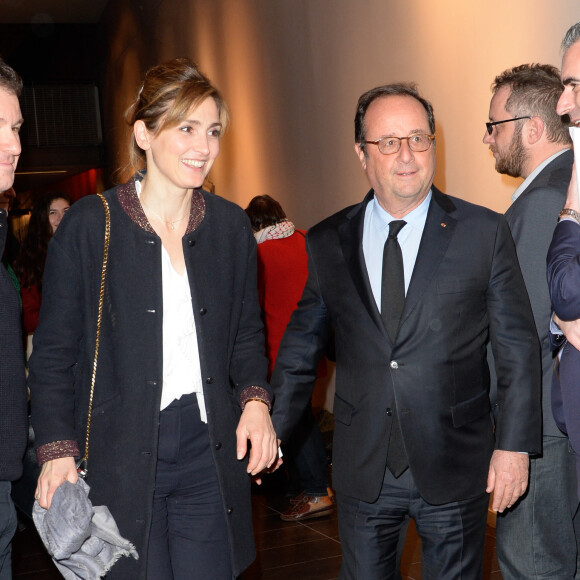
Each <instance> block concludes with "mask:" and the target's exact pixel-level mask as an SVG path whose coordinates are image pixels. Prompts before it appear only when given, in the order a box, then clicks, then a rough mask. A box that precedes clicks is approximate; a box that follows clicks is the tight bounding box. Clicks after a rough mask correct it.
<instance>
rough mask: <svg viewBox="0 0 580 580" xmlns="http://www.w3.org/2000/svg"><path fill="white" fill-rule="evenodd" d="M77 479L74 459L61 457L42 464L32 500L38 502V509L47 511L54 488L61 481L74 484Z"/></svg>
mask: <svg viewBox="0 0 580 580" xmlns="http://www.w3.org/2000/svg"><path fill="white" fill-rule="evenodd" d="M78 478H79V476H78V473H77V467H76V464H75V459H74V457H62V458H60V459H52V460H51V461H47V462H46V463H44V464H43V466H42V470H41V471H40V475H39V476H38V483H37V485H36V492H35V494H34V499H36V500H37V501H38V503H39V505H40V507H43V508H44V509H48V508H49V507H50V504H51V503H52V496H53V495H54V492H55V491H56V488H57V487H58V486H59V485H60V484H61V483H62V482H63V481H70V482H71V483H76V482H77V480H78Z"/></svg>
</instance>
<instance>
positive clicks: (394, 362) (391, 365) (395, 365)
mask: <svg viewBox="0 0 580 580" xmlns="http://www.w3.org/2000/svg"><path fill="white" fill-rule="evenodd" d="M389 366H390V367H391V368H392V369H398V368H399V363H398V362H397V361H396V360H392V361H391V362H390V364H389Z"/></svg>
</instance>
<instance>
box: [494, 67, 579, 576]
mask: <svg viewBox="0 0 580 580" xmlns="http://www.w3.org/2000/svg"><path fill="white" fill-rule="evenodd" d="M492 91H493V98H492V99H491V103H490V107H489V123H487V130H486V132H485V134H484V137H483V142H484V143H485V144H486V145H489V148H490V149H491V151H492V153H493V156H494V158H495V169H496V171H498V172H499V173H502V174H507V175H510V176H512V177H523V178H524V181H523V183H522V184H521V185H520V186H519V187H518V188H517V190H516V191H515V192H514V194H513V195H512V201H513V204H512V205H511V206H510V208H509V209H508V211H507V212H506V214H505V217H506V220H507V222H508V225H509V226H510V230H511V232H512V235H513V238H514V241H515V244H516V250H517V254H518V260H519V263H520V267H521V269H522V274H523V276H524V281H525V283H526V288H527V291H528V296H529V298H530V302H531V304H532V311H533V313H534V319H535V322H536V329H537V332H538V336H539V339H540V345H541V349H542V419H543V437H542V455H539V456H537V457H532V458H530V481H529V485H528V490H527V491H526V493H525V495H524V496H523V497H522V498H520V500H519V501H518V502H517V503H516V504H515V505H514V506H513V507H512V508H511V509H508V510H506V511H504V512H503V514H500V515H499V516H498V518H497V530H496V539H497V556H498V560H499V565H500V568H501V572H502V575H503V578H504V580H518V579H521V578H526V580H539V579H540V578H574V574H575V571H576V554H577V539H576V534H575V531H574V521H573V518H574V514H575V513H576V511H577V509H578V497H577V496H576V471H575V467H574V456H573V455H572V453H571V452H570V450H569V444H568V438H567V437H566V436H565V435H564V434H563V433H562V432H561V431H560V429H558V427H557V426H556V423H555V421H554V417H553V415H552V404H551V391H552V388H551V384H552V373H553V366H554V361H553V357H552V349H551V346H550V330H549V329H550V317H551V315H552V312H551V306H550V295H549V293H548V284H547V281H546V268H545V263H544V260H543V259H542V256H545V255H546V254H547V252H548V246H549V245H550V241H551V240H552V234H553V232H554V227H555V226H556V223H557V221H558V213H559V212H560V210H561V209H562V207H563V206H564V200H565V199H566V191H567V190H568V184H569V182H570V175H571V174H572V163H573V162H574V156H573V153H572V151H571V149H570V146H571V139H570V134H569V132H568V127H567V125H566V124H565V123H564V122H563V120H562V119H561V117H560V116H559V115H558V114H557V113H556V104H557V102H558V99H559V97H560V94H561V92H562V84H561V81H560V71H558V69H557V68H555V67H553V66H550V65H540V64H533V65H529V64H524V65H521V66H518V67H515V68H512V69H508V70H506V71H504V72H503V73H502V74H500V75H498V76H497V77H496V78H495V81H494V83H493V85H492Z"/></svg>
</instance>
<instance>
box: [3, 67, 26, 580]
mask: <svg viewBox="0 0 580 580" xmlns="http://www.w3.org/2000/svg"><path fill="white" fill-rule="evenodd" d="M21 91H22V81H21V80H20V77H19V76H18V75H17V74H16V73H15V72H14V70H12V69H11V68H10V67H9V66H8V65H7V64H6V63H5V62H4V61H3V60H2V59H0V191H6V190H8V189H10V188H11V187H12V184H13V182H14V170H15V169H16V164H17V163H18V157H19V156H20V138H19V136H18V131H19V130H20V126H21V125H22V115H21V113H20V105H19V103H18V97H19V96H20V93H21ZM7 233H8V211H7V210H6V209H5V208H4V207H0V255H2V253H3V252H4V245H5V243H6V236H7ZM26 437H27V419H26V385H25V378H24V352H23V344H22V331H21V314H20V301H19V297H18V293H17V291H16V288H15V287H14V284H13V283H12V280H11V279H10V275H9V274H8V272H7V271H6V268H4V266H3V265H2V264H0V580H11V579H12V563H11V541H12V536H13V535H14V532H15V531H16V511H15V509H14V504H13V503H12V499H11V497H10V491H11V487H12V484H11V482H12V481H14V480H16V479H18V478H19V477H20V475H21V474H22V456H23V455H24V450H25V448H26Z"/></svg>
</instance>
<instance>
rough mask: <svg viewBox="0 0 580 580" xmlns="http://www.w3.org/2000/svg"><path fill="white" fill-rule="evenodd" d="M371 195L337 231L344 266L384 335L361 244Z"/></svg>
mask: <svg viewBox="0 0 580 580" xmlns="http://www.w3.org/2000/svg"><path fill="white" fill-rule="evenodd" d="M373 197H374V191H373V190H372V189H371V190H370V191H369V192H368V194H367V195H366V197H365V198H364V200H363V201H362V202H361V203H359V204H358V205H356V206H355V207H354V208H353V209H352V210H351V211H350V212H349V213H347V214H346V219H345V221H344V222H343V223H342V224H341V225H340V226H339V227H338V233H339V239H340V244H341V247H342V253H343V255H344V260H345V262H346V266H347V268H348V271H349V272H350V275H351V277H352V280H353V282H354V285H355V287H356V289H357V292H358V294H359V296H360V298H361V300H362V303H363V304H364V306H365V308H366V309H367V310H368V312H369V314H370V316H371V318H372V319H373V321H374V322H375V324H376V325H377V326H378V327H379V328H380V329H381V330H382V331H383V332H384V333H385V336H386V330H385V328H384V326H383V321H382V320H381V315H380V312H379V309H378V308H377V305H376V302H375V298H374V296H373V291H372V289H371V283H370V280H369V275H368V272H367V267H366V263H365V258H364V253H363V246H362V238H363V227H364V219H365V210H366V207H367V204H368V203H369V201H371V200H372V199H373Z"/></svg>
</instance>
